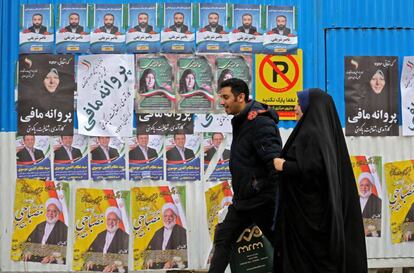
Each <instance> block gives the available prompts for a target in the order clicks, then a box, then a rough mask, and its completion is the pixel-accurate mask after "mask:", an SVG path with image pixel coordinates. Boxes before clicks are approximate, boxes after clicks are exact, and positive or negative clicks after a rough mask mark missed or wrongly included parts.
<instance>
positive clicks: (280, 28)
mask: <svg viewBox="0 0 414 273" xmlns="http://www.w3.org/2000/svg"><path fill="white" fill-rule="evenodd" d="M286 23H287V17H286V16H285V15H278V16H276V27H274V28H272V32H273V33H274V34H279V35H283V36H288V35H289V34H290V28H288V27H286Z"/></svg>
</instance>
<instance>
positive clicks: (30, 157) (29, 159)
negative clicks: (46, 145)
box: [16, 135, 45, 165]
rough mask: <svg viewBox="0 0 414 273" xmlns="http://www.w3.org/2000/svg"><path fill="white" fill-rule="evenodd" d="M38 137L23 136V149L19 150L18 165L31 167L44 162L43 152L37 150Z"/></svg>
mask: <svg viewBox="0 0 414 273" xmlns="http://www.w3.org/2000/svg"><path fill="white" fill-rule="evenodd" d="M35 143H36V137H35V136H34V135H25V136H23V147H22V148H18V149H17V153H16V159H17V163H21V164H24V165H31V164H35V163H38V162H39V161H42V160H43V159H44V158H45V155H44V153H43V151H42V150H40V149H37V148H35V147H34V146H35Z"/></svg>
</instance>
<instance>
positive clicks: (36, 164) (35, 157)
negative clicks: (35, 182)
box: [16, 135, 52, 180]
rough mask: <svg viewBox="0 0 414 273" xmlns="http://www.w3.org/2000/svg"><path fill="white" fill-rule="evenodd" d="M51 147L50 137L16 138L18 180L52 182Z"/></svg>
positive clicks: (29, 136) (28, 136) (27, 136)
mask: <svg viewBox="0 0 414 273" xmlns="http://www.w3.org/2000/svg"><path fill="white" fill-rule="evenodd" d="M50 154H51V147H50V142H49V137H47V136H34V135H24V136H21V137H20V136H18V137H16V165H17V178H37V179H44V180H50V179H51V177H52V176H51V166H50Z"/></svg>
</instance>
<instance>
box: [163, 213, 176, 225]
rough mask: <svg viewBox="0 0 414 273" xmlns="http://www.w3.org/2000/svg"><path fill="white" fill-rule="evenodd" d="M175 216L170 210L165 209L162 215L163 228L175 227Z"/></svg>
mask: <svg viewBox="0 0 414 273" xmlns="http://www.w3.org/2000/svg"><path fill="white" fill-rule="evenodd" d="M176 218H177V216H175V214H174V212H173V211H172V210H171V209H166V210H165V211H164V215H163V221H164V226H165V227H167V228H171V227H173V226H174V225H175V219H176Z"/></svg>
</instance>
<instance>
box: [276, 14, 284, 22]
mask: <svg viewBox="0 0 414 273" xmlns="http://www.w3.org/2000/svg"><path fill="white" fill-rule="evenodd" d="M279 17H283V18H285V20H286V21H287V17H286V16H285V15H278V16H276V20H277V18H279Z"/></svg>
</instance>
